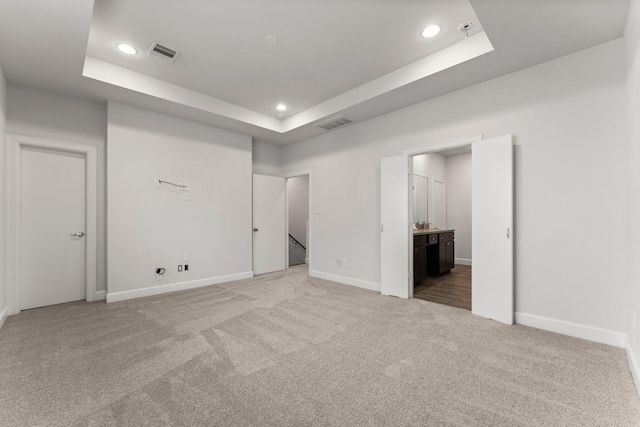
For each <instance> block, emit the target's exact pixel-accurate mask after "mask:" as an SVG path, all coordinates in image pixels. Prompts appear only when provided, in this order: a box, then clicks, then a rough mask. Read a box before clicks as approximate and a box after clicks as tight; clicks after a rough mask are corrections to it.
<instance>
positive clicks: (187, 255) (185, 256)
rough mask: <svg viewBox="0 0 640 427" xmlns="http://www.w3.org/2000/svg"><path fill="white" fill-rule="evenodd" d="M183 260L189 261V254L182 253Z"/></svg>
mask: <svg viewBox="0 0 640 427" xmlns="http://www.w3.org/2000/svg"><path fill="white" fill-rule="evenodd" d="M184 260H185V261H189V252H185V253H184Z"/></svg>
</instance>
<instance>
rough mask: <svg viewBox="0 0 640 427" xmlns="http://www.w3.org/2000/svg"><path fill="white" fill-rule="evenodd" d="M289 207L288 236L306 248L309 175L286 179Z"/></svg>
mask: <svg viewBox="0 0 640 427" xmlns="http://www.w3.org/2000/svg"><path fill="white" fill-rule="evenodd" d="M287 203H288V205H289V234H291V235H292V236H293V238H294V239H296V240H297V241H298V242H300V243H302V245H303V246H304V247H305V248H306V247H307V220H308V219H309V175H302V176H296V177H293V178H289V179H287Z"/></svg>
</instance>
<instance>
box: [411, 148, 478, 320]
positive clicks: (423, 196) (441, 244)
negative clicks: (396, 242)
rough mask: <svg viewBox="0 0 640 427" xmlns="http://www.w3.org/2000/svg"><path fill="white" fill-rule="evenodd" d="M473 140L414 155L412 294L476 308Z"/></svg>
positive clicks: (448, 304)
mask: <svg viewBox="0 0 640 427" xmlns="http://www.w3.org/2000/svg"><path fill="white" fill-rule="evenodd" d="M471 165H472V163H471V146H470V145H468V146H465V147H459V148H455V149H448V150H447V149H445V150H441V151H436V152H430V153H425V154H417V155H414V156H412V157H411V166H412V168H411V169H412V174H411V179H412V182H411V191H412V197H411V199H410V200H411V209H410V214H411V218H412V220H411V223H412V224H413V239H410V240H409V245H410V248H409V251H410V252H411V253H413V275H412V278H413V297H414V298H417V299H422V300H425V301H430V302H434V303H438V304H443V305H447V306H450V307H456V308H461V309H465V310H469V311H470V310H471V274H472V267H471V264H472V263H471Z"/></svg>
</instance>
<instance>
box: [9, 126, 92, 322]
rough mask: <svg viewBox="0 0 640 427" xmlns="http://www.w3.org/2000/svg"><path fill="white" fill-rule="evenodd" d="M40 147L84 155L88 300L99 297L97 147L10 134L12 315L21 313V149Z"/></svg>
mask: <svg viewBox="0 0 640 427" xmlns="http://www.w3.org/2000/svg"><path fill="white" fill-rule="evenodd" d="M25 147H29V148H40V149H46V150H52V151H60V152H67V153H75V154H81V155H84V156H85V168H86V169H85V170H86V172H85V188H86V197H85V222H86V226H85V227H86V228H85V299H86V300H87V301H96V300H98V299H99V298H98V296H97V291H96V283H97V253H98V242H97V230H98V227H97V224H98V221H97V215H98V212H97V211H98V208H97V201H98V186H97V182H98V148H97V147H95V146H91V145H83V144H76V143H72V142H64V141H55V140H50V139H43V138H34V137H30V136H23V135H15V134H7V164H6V166H7V176H6V178H7V205H6V215H7V233H6V238H7V240H6V248H5V249H6V254H7V264H6V265H7V268H6V283H7V305H8V309H9V315H13V314H18V313H19V312H20V286H21V278H20V265H21V259H20V252H21V241H20V239H21V232H20V231H21V228H20V227H21V219H20V216H21V207H20V205H21V204H20V193H21V188H22V187H21V185H22V182H21V181H22V149H23V148H25Z"/></svg>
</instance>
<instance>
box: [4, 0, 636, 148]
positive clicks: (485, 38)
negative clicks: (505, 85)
mask: <svg viewBox="0 0 640 427" xmlns="http://www.w3.org/2000/svg"><path fill="white" fill-rule="evenodd" d="M94 3H95V4H94ZM628 3H629V0H555V1H546V0H471V1H468V0H422V1H419V0H322V1H320V0H295V1H294V0H216V1H211V0H188V1H179V0H136V1H131V0H96V1H95V2H94V1H91V0H65V1H64V2H59V1H56V2H52V1H50V0H30V1H24V0H0V65H2V68H3V70H4V73H5V76H6V78H7V80H8V81H9V82H12V83H15V84H21V85H26V86H32V87H36V88H41V89H46V90H51V91H54V92H58V93H62V94H67V95H70V96H76V97H81V98H85V99H90V100H95V101H100V102H104V101H106V100H115V101H119V102H124V103H128V104H131V105H134V106H139V107H142V108H147V109H151V110H154V111H158V112H162V113H167V114H172V115H175V116H178V117H183V118H186V119H189V120H194V121H198V122H201V123H206V124H211V125H214V126H218V127H221V128H225V129H229V130H233V131H237V132H242V133H246V134H249V135H252V136H253V137H254V139H255V140H257V141H262V142H266V143H270V144H273V145H287V144H290V143H293V142H297V141H300V140H302V139H305V138H309V137H312V136H315V135H319V134H322V133H325V132H327V131H324V130H321V129H319V128H317V127H314V126H313V124H314V123H317V122H322V121H323V120H326V119H327V118H331V117H334V116H336V115H339V114H343V115H345V116H346V117H348V118H350V119H352V120H354V121H363V120H367V119H369V118H372V117H375V116H378V115H380V114H384V113H387V112H390V111H394V110H396V109H399V108H403V107H406V106H409V105H412V104H415V103H417V102H421V101H424V100H427V99H431V98H433V97H436V96H439V95H442V94H444V93H447V92H450V91H453V90H457V89H460V88H463V87H466V86H469V85H472V84H476V83H478V82H481V81H485V80H488V79H491V78H494V77H497V76H500V75H503V74H506V73H509V72H512V71H515V70H518V69H522V68H526V67H528V66H531V65H535V64H537V63H541V62H544V61H548V60H551V59H554V58H557V57H559V56H562V55H566V54H568V53H571V52H575V51H578V50H581V49H584V48H587V47H590V46H594V45H597V44H600V43H603V42H606V41H609V40H612V39H615V38H618V37H621V36H622V32H623V30H624V24H625V20H626V13H627V10H628ZM467 20H471V21H474V23H475V25H474V27H473V28H472V29H471V32H470V37H469V39H468V40H464V34H462V33H460V32H459V31H458V29H457V27H458V25H459V24H460V23H462V22H464V21H467ZM432 22H437V23H440V24H442V26H443V32H442V34H441V35H439V36H437V37H436V38H434V39H424V38H422V37H421V36H420V31H421V30H422V29H423V28H424V27H425V26H426V25H427V24H429V23H432ZM267 35H274V36H276V37H277V38H278V39H279V43H278V44H277V45H270V44H268V43H266V41H265V36H267ZM153 41H158V42H160V43H162V44H164V45H166V46H168V47H171V48H173V49H177V50H179V51H181V53H180V55H179V56H178V59H177V60H176V61H175V63H173V64H171V63H169V62H167V61H164V60H162V59H159V58H157V57H153V56H149V55H147V51H148V49H149V47H150V46H151V44H152V42H153ZM119 42H128V43H130V44H132V45H134V46H135V47H136V48H137V49H138V51H139V53H138V55H135V56H133V57H127V56H124V55H123V54H121V53H119V52H118V51H117V50H116V49H115V45H116V44H117V43H119ZM279 102H284V103H286V104H287V105H288V106H289V107H290V108H289V110H288V111H287V112H286V113H284V115H283V116H281V117H280V116H278V112H277V111H276V110H275V109H274V108H273V107H274V106H275V104H277V103H279Z"/></svg>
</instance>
